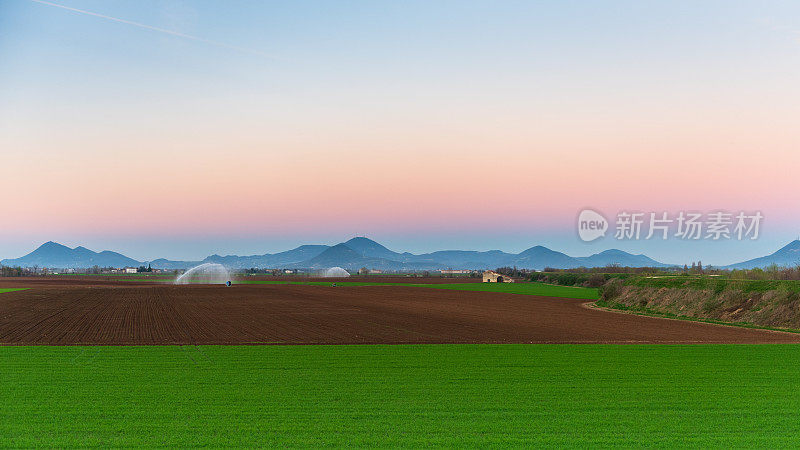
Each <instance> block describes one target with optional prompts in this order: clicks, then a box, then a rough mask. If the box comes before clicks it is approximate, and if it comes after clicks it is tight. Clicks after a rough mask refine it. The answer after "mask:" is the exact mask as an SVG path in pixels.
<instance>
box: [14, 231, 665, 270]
mask: <svg viewBox="0 0 800 450" xmlns="http://www.w3.org/2000/svg"><path fill="white" fill-rule="evenodd" d="M207 262H213V263H219V264H222V265H224V266H226V267H229V268H232V269H247V268H251V267H255V268H270V269H272V268H295V269H324V268H329V267H334V266H339V267H343V268H345V269H347V270H350V271H355V270H358V269H360V268H361V267H366V268H369V269H379V270H385V271H404V270H406V271H419V270H437V269H445V268H451V269H493V268H497V267H502V266H516V267H518V268H522V269H537V270H541V269H544V268H546V267H553V268H558V269H570V268H576V267H604V266H607V265H609V264H618V265H620V266H628V267H643V266H648V267H665V266H667V265H666V264H663V263H660V262H658V261H655V260H653V259H651V258H649V257H647V256H645V255H633V254H630V253H627V252H624V251H622V250H606V251H604V252H601V253H597V254H594V255H591V256H586V257H573V256H569V255H566V254H564V253H561V252H558V251H555V250H551V249H549V248H547V247H544V246H541V245H537V246H534V247H531V248H529V249H527V250H525V251H522V252H520V253H506V252H502V251H500V250H491V251H482V252H479V251H471V250H442V251H437V252H432V253H424V254H420V255H415V254H412V253H408V252H405V253H400V252H396V251H393V250H390V249H388V248H386V247H384V246H383V245H381V244H379V243H378V242H375V241H373V240H371V239H368V238H365V237H355V238H352V239H350V240H348V241H346V242H342V243H340V244H336V245H334V246H328V245H301V246H299V247H297V248H294V249H292V250H287V251H285V252H279V253H274V254H270V253H265V254H263V255H250V256H237V255H227V256H221V255H211V256H208V257H206V258H205V259H203V260H201V261H174V260H168V259H163V258H159V259H155V260H153V261H151V262H150V264H151V266H152V267H153V268H157V269H169V270H173V269H187V268H190V267H194V266H196V265H199V264H202V263H207ZM0 264H3V265H9V266H15V265H19V266H23V267H32V266H34V265H36V266H39V267H51V268H88V267H92V266H95V265H97V266H101V267H125V266H139V265H142V264H145V263H143V262H139V261H136V260H134V259H132V258H128V257H126V256H124V255H121V254H119V253H114V252H109V251H104V252H100V253H95V252H93V251H91V250H89V249H86V248H84V247H76V248H74V249H70V248H69V247H66V246H63V245H61V244H57V243H55V242H47V243H45V244H43V245H42V246H41V247H39V248H37V249H36V250H34V251H33V252H31V253H29V254H28V255H25V256H23V257H21V258H17V259H6V260H3V261H0Z"/></svg>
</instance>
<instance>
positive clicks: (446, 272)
mask: <svg viewBox="0 0 800 450" xmlns="http://www.w3.org/2000/svg"><path fill="white" fill-rule="evenodd" d="M439 272H440V273H441V274H442V275H464V274H470V273H472V271H471V270H465V269H464V270H459V269H442V270H440V271H439Z"/></svg>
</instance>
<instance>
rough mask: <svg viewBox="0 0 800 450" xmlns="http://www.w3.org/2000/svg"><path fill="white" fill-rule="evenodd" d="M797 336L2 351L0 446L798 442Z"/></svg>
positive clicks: (744, 444)
mask: <svg viewBox="0 0 800 450" xmlns="http://www.w3.org/2000/svg"><path fill="white" fill-rule="evenodd" d="M797 367H800V346H791V345H764V346H761V345H693V346H667V345H664V346H638V345H619V346H614V345H421V346H414V345H402V346H380V345H375V346H231V347H228V346H204V347H179V346H170V347H46V346H42V347H2V348H0V398H1V399H2V402H0V418H2V420H0V446H2V447H28V446H47V447H52V446H81V447H83V446H148V447H151V446H198V445H208V446H220V445H240V446H254V445H272V446H300V447H308V446H314V447H317V446H329V445H334V446H345V445H346V446H382V447H387V446H428V445H437V446H461V447H463V446H468V447H472V446H486V445H494V446H509V445H515V446H519V445H532V444H538V445H558V446H578V447H584V448H585V447H595V446H611V445H622V446H640V445H647V446H661V447H673V446H678V445H680V446H724V447H754V446H758V447H787V446H795V445H796V444H797V442H798V438H799V437H800V420H798V411H800V377H797Z"/></svg>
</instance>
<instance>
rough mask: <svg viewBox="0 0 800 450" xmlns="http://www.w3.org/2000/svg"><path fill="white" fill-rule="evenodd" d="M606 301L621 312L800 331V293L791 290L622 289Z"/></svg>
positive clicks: (623, 287) (635, 287)
mask: <svg viewBox="0 0 800 450" xmlns="http://www.w3.org/2000/svg"><path fill="white" fill-rule="evenodd" d="M603 300H604V302H603V301H601V304H605V305H606V306H609V307H612V308H617V309H628V310H632V311H641V312H651V313H667V314H675V315H679V316H687V317H694V318H702V319H714V320H721V321H725V322H746V323H751V324H754V325H759V326H766V327H776V328H788V329H800V294H799V293H798V292H792V291H789V290H782V289H776V290H769V291H765V292H745V291H743V290H741V289H724V290H714V289H694V288H688V287H686V288H684V287H682V288H655V287H641V286H621V287H619V288H618V290H617V292H615V293H614V295H612V296H605V297H604V299H603Z"/></svg>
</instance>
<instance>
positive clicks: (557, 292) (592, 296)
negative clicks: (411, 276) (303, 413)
mask: <svg viewBox="0 0 800 450" xmlns="http://www.w3.org/2000/svg"><path fill="white" fill-rule="evenodd" d="M236 283H237V284H301V285H311V286H330V285H331V282H327V281H272V280H241V281H237V282H236ZM336 285H337V286H413V287H426V288H431V289H452V290H459V291H484V292H503V293H506V294H524V295H544V296H548V297H563V298H578V299H586V300H596V299H598V298H599V296H598V291H597V289H592V288H584V287H572V286H558V285H554V284H544V283H443V284H415V283H381V282H374V283H370V282H366V281H337V282H336Z"/></svg>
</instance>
